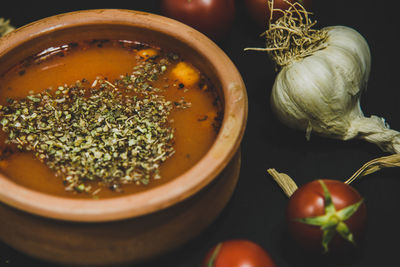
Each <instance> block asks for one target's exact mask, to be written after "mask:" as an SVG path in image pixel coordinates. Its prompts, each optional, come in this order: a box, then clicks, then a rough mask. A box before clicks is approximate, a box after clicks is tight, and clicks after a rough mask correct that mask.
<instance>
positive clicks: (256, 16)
mask: <svg viewBox="0 0 400 267" xmlns="http://www.w3.org/2000/svg"><path fill="white" fill-rule="evenodd" d="M289 2H290V3H294V2H298V3H300V4H301V5H302V6H303V7H304V8H305V9H306V10H307V11H310V8H311V4H312V0H289ZM245 6H246V8H247V11H248V13H249V14H250V16H251V17H252V18H253V20H254V21H255V22H256V23H257V24H258V25H259V26H260V27H264V28H265V27H266V26H267V23H268V21H269V18H270V16H271V11H270V9H269V6H268V0H245ZM275 8H277V9H282V10H285V9H287V8H289V4H288V3H286V2H285V0H274V9H275ZM280 16H282V12H274V14H273V20H276V19H277V18H279V17H280Z"/></svg>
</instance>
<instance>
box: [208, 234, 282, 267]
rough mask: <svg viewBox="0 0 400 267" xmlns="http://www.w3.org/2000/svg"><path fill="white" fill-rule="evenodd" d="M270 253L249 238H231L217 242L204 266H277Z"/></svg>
mask: <svg viewBox="0 0 400 267" xmlns="http://www.w3.org/2000/svg"><path fill="white" fill-rule="evenodd" d="M275 266H276V265H275V263H274V262H273V260H272V259H271V257H270V256H269V254H268V253H267V252H266V251H265V250H264V249H263V248H262V247H260V246H259V245H258V244H256V243H254V242H251V241H248V240H230V241H225V242H221V243H219V244H217V245H216V246H215V247H214V248H212V249H211V250H210V251H209V252H208V254H207V255H206V257H205V259H204V261H203V264H202V267H275Z"/></svg>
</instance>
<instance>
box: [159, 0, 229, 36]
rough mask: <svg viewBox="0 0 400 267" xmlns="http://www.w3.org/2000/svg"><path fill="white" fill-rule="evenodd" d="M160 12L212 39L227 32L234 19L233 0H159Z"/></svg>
mask: <svg viewBox="0 0 400 267" xmlns="http://www.w3.org/2000/svg"><path fill="white" fill-rule="evenodd" d="M161 12H162V14H163V15H164V16H167V17H170V18H173V19H176V20H178V21H181V22H183V23H185V24H187V25H189V26H191V27H193V28H195V29H197V30H198V31H200V32H202V33H204V34H205V35H207V36H208V37H210V38H212V39H214V40H220V39H222V38H223V37H224V36H225V35H226V34H227V32H228V31H229V29H230V27H231V25H232V22H233V20H234V15H235V1H234V0H161Z"/></svg>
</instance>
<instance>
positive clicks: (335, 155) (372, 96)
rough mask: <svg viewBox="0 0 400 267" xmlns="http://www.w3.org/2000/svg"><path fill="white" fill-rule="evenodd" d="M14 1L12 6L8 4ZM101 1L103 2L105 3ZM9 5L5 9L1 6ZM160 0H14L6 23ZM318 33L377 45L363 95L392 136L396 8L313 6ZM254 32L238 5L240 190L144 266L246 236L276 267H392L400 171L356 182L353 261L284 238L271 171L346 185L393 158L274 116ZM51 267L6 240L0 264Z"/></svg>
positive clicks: (182, 261)
mask: <svg viewBox="0 0 400 267" xmlns="http://www.w3.org/2000/svg"><path fill="white" fill-rule="evenodd" d="M4 2H5V1H4ZM7 2H8V1H7ZM101 2H104V1H101ZM3 4H4V3H3ZM157 5H158V1H155V0H146V1H118V0H113V1H109V2H108V3H107V2H105V3H100V1H79V2H78V1H77V2H74V1H65V2H63V1H53V2H50V3H49V2H48V1H46V2H44V1H42V3H41V2H40V1H29V2H28V3H26V2H24V3H21V2H19V1H10V2H9V4H8V5H6V6H2V7H1V9H0V17H5V18H9V19H11V22H12V24H13V25H15V26H17V27H19V26H22V25H24V24H27V23H29V22H32V21H35V20H37V19H41V18H43V17H47V16H50V15H55V14H58V13H62V12H67V11H73V10H81V9H93V8H125V9H134V10H141V11H148V12H153V13H159V10H158V7H157ZM312 11H314V12H315V13H316V19H317V20H318V24H317V26H318V27H324V26H330V25H346V26H349V27H352V28H354V29H356V30H357V31H359V32H360V33H361V34H362V35H363V36H364V37H365V38H366V40H367V42H368V43H369V45H370V49H371V54H372V70H371V75H370V79H369V84H368V90H367V91H366V92H365V93H364V94H363V96H362V102H361V106H362V109H363V111H364V113H365V114H366V115H367V116H369V115H371V114H375V115H379V116H382V117H384V118H385V119H386V121H387V122H388V123H389V124H390V125H391V127H392V128H393V129H400V114H399V112H398V107H399V104H398V103H399V98H398V96H400V93H399V92H398V90H399V85H398V83H397V81H398V77H399V74H398V66H397V60H399V59H400V56H399V53H398V51H397V50H396V49H398V47H399V46H398V43H397V42H398V41H397V40H398V38H397V35H398V32H399V30H398V29H399V28H398V27H399V26H400V23H399V22H398V20H397V18H398V12H397V11H396V8H395V7H394V6H389V5H382V2H381V1H373V0H352V1H349V0H336V1H325V0H314V6H313V8H312ZM261 31H262V30H261V29H259V28H257V27H256V26H255V25H254V24H253V23H252V21H251V20H250V18H249V17H248V15H247V14H246V12H245V10H244V8H243V5H242V2H241V1H237V13H236V19H235V22H234V26H233V28H232V30H231V32H230V35H229V36H228V37H227V38H226V39H225V40H224V41H223V42H220V43H219V45H220V47H221V48H222V49H223V50H224V51H225V52H226V53H227V55H228V56H229V57H230V58H231V59H232V61H233V62H234V63H235V64H236V66H237V68H238V69H239V71H240V73H241V74H242V76H243V79H244V82H245V83H246V87H247V91H248V97H249V118H248V124H247V130H246V133H245V136H244V139H243V143H242V170H241V175H240V180H239V184H238V187H237V189H236V191H235V193H234V195H233V197H232V199H231V201H230V202H229V204H228V205H227V207H226V208H225V209H224V210H223V212H222V213H221V215H220V216H219V217H218V218H217V220H216V221H215V222H214V223H213V224H212V225H211V226H210V227H208V228H207V229H206V230H205V231H204V232H203V233H202V234H201V235H200V236H198V237H197V238H195V239H193V240H192V241H190V242H189V243H187V244H186V245H184V246H183V247H182V248H180V249H176V250H174V251H173V252H171V253H169V254H167V255H164V256H161V257H160V258H158V259H153V260H150V261H149V262H147V263H144V264H142V265H139V266H140V267H158V266H171V267H191V266H195V267H196V266H199V264H200V262H201V260H202V258H203V256H204V254H205V253H206V252H207V250H208V249H209V248H210V247H212V246H213V245H215V244H216V243H217V242H219V241H222V240H226V239H237V238H243V239H249V240H252V241H255V242H257V243H258V244H260V245H261V246H262V247H263V248H265V249H266V250H268V251H269V253H270V254H271V255H272V257H273V258H274V260H275V261H276V263H277V266H282V267H289V266H307V267H310V266H318V267H320V266H353V267H361V266H362V267H366V266H395V265H397V262H398V255H397V253H398V252H397V247H398V245H397V242H396V241H397V240H398V238H399V237H400V230H399V229H400V228H399V225H400V220H399V219H398V218H399V216H396V213H397V211H398V204H399V201H398V196H397V195H398V194H397V191H398V188H399V186H400V177H398V176H399V175H400V169H386V170H383V171H380V172H379V173H375V174H372V175H369V176H368V177H365V178H364V179H362V180H360V181H358V182H356V183H355V184H354V186H355V188H356V189H357V190H358V191H359V192H360V193H361V194H362V195H363V196H364V198H365V201H366V204H367V208H368V215H369V218H368V229H367V232H366V234H365V241H364V242H363V243H362V244H360V249H359V251H358V252H357V253H355V254H352V255H351V257H348V258H340V259H338V258H336V259H327V258H320V259H315V258H313V257H308V256H305V255H304V254H302V253H300V252H299V251H298V250H297V249H296V248H294V247H293V246H292V245H291V243H290V241H289V240H288V239H287V237H286V233H285V223H284V222H285V219H284V212H285V207H286V204H287V198H286V196H285V195H284V194H283V193H282V191H281V190H280V188H279V187H278V186H277V185H276V184H275V183H274V182H273V181H272V179H271V178H270V177H269V176H268V175H267V172H266V170H267V168H271V167H273V168H276V169H277V170H278V171H280V172H285V173H287V174H289V175H290V176H291V177H292V178H294V179H295V181H296V182H297V183H298V184H299V185H301V184H303V183H305V182H308V181H311V180H314V179H317V178H331V179H338V180H343V181H344V180H345V179H346V178H348V177H349V176H351V175H352V174H353V173H354V172H355V171H356V170H357V169H358V168H359V167H361V166H362V165H363V164H364V163H365V162H367V161H369V160H371V159H373V158H376V157H380V156H384V155H386V154H385V153H383V152H382V151H380V150H379V148H378V147H377V146H375V145H373V144H369V143H366V142H364V141H361V140H351V141H346V142H344V141H338V140H332V139H326V138H320V137H317V136H312V138H311V140H310V141H306V139H305V137H304V133H302V132H299V131H293V130H290V129H288V128H287V127H286V126H284V125H282V124H281V123H280V122H279V121H277V120H276V118H275V117H274V115H273V114H272V113H271V109H270V105H269V94H270V91H271V87H272V84H273V82H274V79H275V75H276V73H275V71H274V69H273V66H272V64H271V61H270V60H269V58H268V57H267V55H266V54H264V53H262V52H252V51H250V52H243V48H245V47H254V46H258V47H262V46H263V40H262V38H260V37H258V35H259V33H261ZM33 264H35V266H54V265H52V264H46V263H43V262H40V261H38V260H36V259H32V258H30V257H27V256H24V255H22V254H21V253H19V252H17V251H15V250H13V249H11V248H9V247H8V246H7V245H5V244H2V243H0V266H31V265H33Z"/></svg>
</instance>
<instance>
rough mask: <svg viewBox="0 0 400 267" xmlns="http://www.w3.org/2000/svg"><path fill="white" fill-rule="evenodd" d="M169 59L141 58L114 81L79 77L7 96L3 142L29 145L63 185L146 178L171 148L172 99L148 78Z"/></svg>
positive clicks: (85, 187)
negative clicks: (53, 87)
mask: <svg viewBox="0 0 400 267" xmlns="http://www.w3.org/2000/svg"><path fill="white" fill-rule="evenodd" d="M168 65H169V60H168V58H163V59H161V60H158V61H152V60H150V61H143V62H142V63H141V64H139V65H138V66H136V67H135V69H134V71H133V73H132V74H130V75H125V76H122V77H121V79H120V80H117V81H115V82H114V83H111V82H109V81H107V80H106V79H101V78H99V79H96V80H95V81H94V82H93V83H92V84H89V83H88V81H86V80H85V79H83V80H82V81H78V82H77V83H76V84H74V85H72V86H61V87H58V88H57V89H56V90H51V89H47V90H45V91H44V92H42V93H38V94H31V95H29V96H27V97H26V98H24V99H20V100H14V99H8V105H7V106H0V124H1V126H2V129H3V131H5V132H7V133H8V140H7V141H6V142H7V143H8V144H13V145H16V146H17V147H18V148H19V149H20V150H23V151H33V152H34V153H35V155H36V156H37V158H39V159H40V160H41V161H43V162H44V163H46V164H47V166H48V167H49V168H50V169H52V170H53V171H54V172H55V173H56V175H58V176H61V177H63V180H64V183H65V185H66V189H67V190H75V191H77V192H83V191H85V192H90V191H92V188H91V186H90V183H88V181H95V182H98V183H100V184H103V185H106V186H109V187H110V188H111V189H114V190H118V189H119V188H120V186H121V184H125V183H132V182H134V183H137V184H148V183H149V181H150V179H152V178H154V179H158V178H160V175H159V172H158V167H159V165H160V164H161V163H162V162H163V161H165V160H166V159H167V158H169V157H170V156H171V155H172V154H173V153H174V148H173V146H172V143H173V137H174V131H173V128H172V127H171V126H170V125H169V122H168V115H169V114H170V111H171V109H172V108H174V105H173V103H172V102H170V101H167V100H166V99H165V98H164V97H163V96H161V95H159V94H157V92H159V91H160V90H161V89H158V88H153V87H152V85H151V82H152V81H154V80H157V79H158V76H159V75H160V74H162V73H163V72H164V71H165V70H166V68H167V66H168ZM132 92H134V94H133V93H132Z"/></svg>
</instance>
